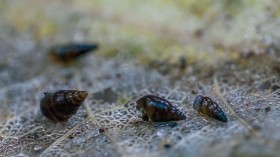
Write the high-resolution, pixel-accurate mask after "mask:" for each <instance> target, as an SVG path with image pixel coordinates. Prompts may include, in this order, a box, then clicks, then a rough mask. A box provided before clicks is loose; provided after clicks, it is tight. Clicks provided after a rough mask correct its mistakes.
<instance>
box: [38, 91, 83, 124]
mask: <svg viewBox="0 0 280 157" xmlns="http://www.w3.org/2000/svg"><path fill="white" fill-rule="evenodd" d="M44 94H45V96H44V97H43V98H42V100H41V103H40V109H41V112H42V114H43V115H44V116H45V117H46V118H48V119H49V120H51V121H53V122H65V121H67V120H68V119H69V118H70V117H71V116H72V115H74V114H75V113H76V112H77V110H78V109H79V107H80V106H81V104H82V102H83V101H84V100H85V99H86V97H87V95H88V93H87V92H86V91H77V90H59V91H56V92H55V93H44Z"/></svg>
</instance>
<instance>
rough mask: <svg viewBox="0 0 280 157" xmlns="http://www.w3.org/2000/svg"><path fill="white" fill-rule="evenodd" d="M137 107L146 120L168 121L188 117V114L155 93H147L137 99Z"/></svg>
mask: <svg viewBox="0 0 280 157" xmlns="http://www.w3.org/2000/svg"><path fill="white" fill-rule="evenodd" d="M136 103H137V105H136V109H137V110H139V111H140V112H141V113H142V119H143V120H144V121H152V122H168V121H178V120H184V119H186V116H185V115H184V114H183V113H182V112H180V111H179V110H178V109H177V108H176V107H174V106H173V105H172V104H171V103H170V102H169V101H167V100H166V99H163V98H161V97H158V96H154V95H146V96H143V97H141V98H139V99H138V100H137V101H136Z"/></svg>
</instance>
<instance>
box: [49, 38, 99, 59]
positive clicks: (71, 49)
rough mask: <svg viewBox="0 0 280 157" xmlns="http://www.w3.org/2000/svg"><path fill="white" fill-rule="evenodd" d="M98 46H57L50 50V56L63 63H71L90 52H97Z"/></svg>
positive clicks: (76, 44)
mask: <svg viewBox="0 0 280 157" xmlns="http://www.w3.org/2000/svg"><path fill="white" fill-rule="evenodd" d="M97 48H98V45H97V44H94V43H71V44H63V45H55V46H53V47H51V48H50V49H49V51H48V52H49V56H50V57H51V58H52V59H53V60H55V61H59V62H62V63H70V62H72V61H74V60H76V59H77V58H80V57H81V56H84V55H86V54H88V53H89V52H91V51H93V50H96V49H97Z"/></svg>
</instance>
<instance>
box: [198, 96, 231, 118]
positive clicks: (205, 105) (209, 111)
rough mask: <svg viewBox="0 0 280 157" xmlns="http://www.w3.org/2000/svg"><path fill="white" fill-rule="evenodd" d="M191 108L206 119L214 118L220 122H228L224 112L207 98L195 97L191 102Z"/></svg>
mask: <svg viewBox="0 0 280 157" xmlns="http://www.w3.org/2000/svg"><path fill="white" fill-rule="evenodd" d="M193 108H194V109H195V110H196V111H198V112H201V113H203V114H205V115H207V116H208V117H211V118H215V119H217V120H219V121H222V122H227V121H228V119H227V116H226V114H225V113H224V111H223V110H222V109H221V108H220V107H219V106H218V104H217V103H216V102H214V101H213V100H212V99H210V98H209V97H203V96H201V95H199V96H197V97H196V98H195V100H194V102H193Z"/></svg>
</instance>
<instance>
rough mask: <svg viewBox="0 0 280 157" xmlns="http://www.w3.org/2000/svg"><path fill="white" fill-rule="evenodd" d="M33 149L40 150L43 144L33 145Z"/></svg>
mask: <svg viewBox="0 0 280 157" xmlns="http://www.w3.org/2000/svg"><path fill="white" fill-rule="evenodd" d="M33 149H34V150H35V151H39V150H41V149H42V146H40V145H35V146H34V147H33Z"/></svg>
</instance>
